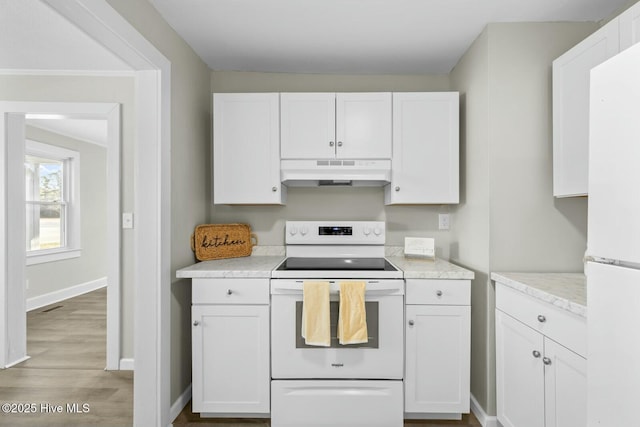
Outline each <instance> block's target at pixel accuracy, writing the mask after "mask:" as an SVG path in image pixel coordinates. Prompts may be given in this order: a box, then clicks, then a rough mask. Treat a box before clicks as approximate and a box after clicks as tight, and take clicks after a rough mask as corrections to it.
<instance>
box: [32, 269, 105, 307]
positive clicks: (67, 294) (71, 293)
mask: <svg viewBox="0 0 640 427" xmlns="http://www.w3.org/2000/svg"><path fill="white" fill-rule="evenodd" d="M105 286H107V278H106V277H102V278H100V279H96V280H92V281H90V282H86V283H81V284H79V285H75V286H70V287H68V288H64V289H60V290H58V291H54V292H49V293H48V294H43V295H39V296H37V297H33V298H29V299H27V311H31V310H35V309H38V308H41V307H44V306H46V305H49V304H54V303H56V302H60V301H64V300H66V299H69V298H73V297H77V296H78V295H82V294H86V293H87V292H91V291H95V290H96V289H100V288H104V287H105Z"/></svg>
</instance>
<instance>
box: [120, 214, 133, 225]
mask: <svg viewBox="0 0 640 427" xmlns="http://www.w3.org/2000/svg"><path fill="white" fill-rule="evenodd" d="M122 228H133V212H123V213H122Z"/></svg>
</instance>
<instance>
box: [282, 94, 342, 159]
mask: <svg viewBox="0 0 640 427" xmlns="http://www.w3.org/2000/svg"><path fill="white" fill-rule="evenodd" d="M280 124H281V126H280V129H281V136H280V150H281V155H282V158H283V159H333V158H335V156H336V148H335V143H336V95H335V94H334V93H282V94H280Z"/></svg>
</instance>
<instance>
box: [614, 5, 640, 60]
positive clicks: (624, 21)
mask: <svg viewBox="0 0 640 427" xmlns="http://www.w3.org/2000/svg"><path fill="white" fill-rule="evenodd" d="M618 19H619V20H620V51H621V52H622V51H623V50H625V49H627V48H629V47H631V46H633V45H634V44H636V43H638V42H639V41H640V2H639V3H636V4H635V5H633V6H631V7H630V8H629V9H627V10H626V11H624V12H623V13H622V14H621V15H620V16H619V18H618Z"/></svg>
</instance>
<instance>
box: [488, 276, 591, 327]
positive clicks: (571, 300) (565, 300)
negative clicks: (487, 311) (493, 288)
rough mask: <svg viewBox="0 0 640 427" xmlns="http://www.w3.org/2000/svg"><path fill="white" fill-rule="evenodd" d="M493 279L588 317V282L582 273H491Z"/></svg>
mask: <svg viewBox="0 0 640 427" xmlns="http://www.w3.org/2000/svg"><path fill="white" fill-rule="evenodd" d="M491 279H492V280H495V281H496V282H499V283H502V284H504V285H506V286H509V287H510V288H513V289H515V290H518V291H520V292H524V293H525V294H527V295H531V296H532V297H534V298H537V299H539V300H542V301H545V302H548V303H550V304H553V305H555V306H556V307H559V308H562V309H564V310H567V311H569V312H571V313H574V314H577V315H579V316H582V317H587V284H586V283H587V281H586V277H585V275H584V274H582V273H516V272H513V273H511V272H509V273H502V272H496V273H491Z"/></svg>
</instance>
